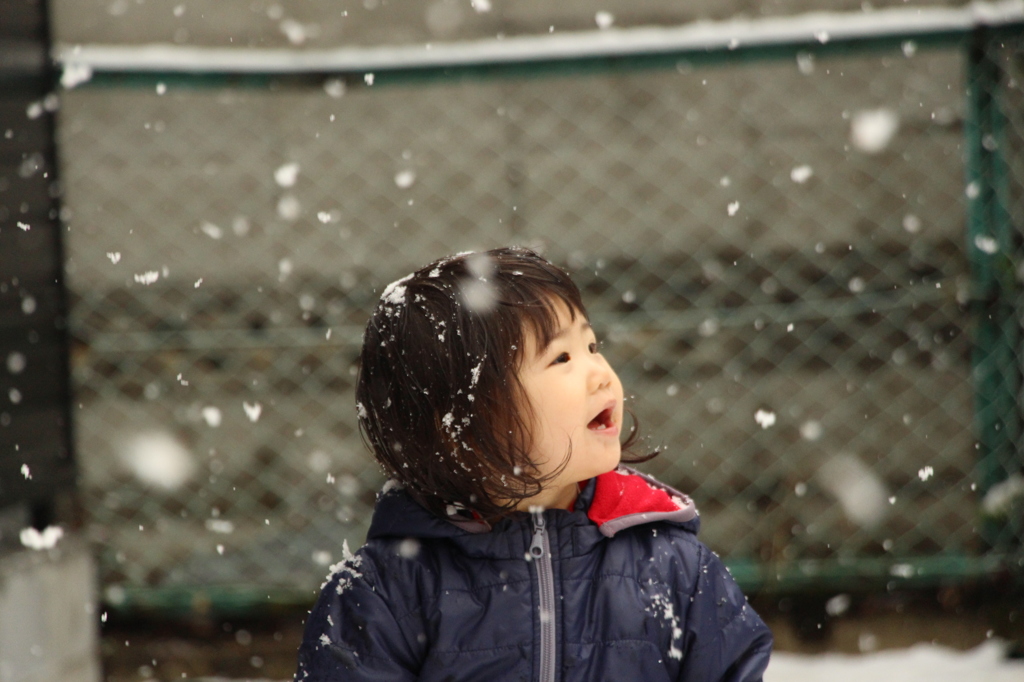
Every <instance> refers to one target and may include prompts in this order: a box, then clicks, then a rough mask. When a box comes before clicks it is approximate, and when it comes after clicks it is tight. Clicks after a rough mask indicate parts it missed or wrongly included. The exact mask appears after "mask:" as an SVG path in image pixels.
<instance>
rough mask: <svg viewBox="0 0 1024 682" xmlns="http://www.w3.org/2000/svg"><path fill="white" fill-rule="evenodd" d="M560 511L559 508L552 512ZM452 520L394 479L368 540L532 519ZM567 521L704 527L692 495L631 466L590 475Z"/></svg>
mask: <svg viewBox="0 0 1024 682" xmlns="http://www.w3.org/2000/svg"><path fill="white" fill-rule="evenodd" d="M551 511H558V510H551ZM450 512H451V513H450V515H449V517H448V518H447V519H443V518H440V517H438V516H435V515H433V514H431V513H430V512H429V511H427V510H426V509H425V508H424V507H423V506H421V505H420V504H418V503H417V502H416V501H414V500H413V499H412V497H410V496H409V495H408V493H406V492H405V491H404V490H403V489H402V488H401V487H400V486H397V485H395V484H394V483H393V482H389V483H388V484H387V485H385V486H384V489H383V490H382V491H381V493H380V495H379V496H378V500H377V506H376V508H375V509H374V512H373V520H372V521H371V523H370V530H369V532H368V533H367V539H370V540H372V539H378V538H389V537H390V538H409V537H413V538H420V539H433V538H459V537H465V536H467V535H480V534H491V531H501V530H503V529H504V528H505V527H506V526H508V525H519V524H521V523H525V522H527V521H526V519H527V518H528V515H527V514H526V513H519V514H513V515H512V516H510V517H509V518H507V519H503V520H501V521H499V522H497V523H496V524H495V525H494V526H493V527H492V526H491V525H490V524H488V523H487V522H485V521H482V520H479V519H474V518H473V517H472V515H471V514H468V513H465V512H459V511H458V510H455V509H450ZM564 516H567V517H568V518H566V519H564V521H566V522H568V523H569V524H572V525H582V524H587V523H593V524H595V525H596V526H597V528H598V530H599V531H600V532H601V534H602V535H604V536H606V537H612V536H614V535H615V534H616V533H618V532H620V531H622V530H624V529H626V528H630V527H632V526H637V525H641V524H644V523H652V522H655V521H667V522H670V523H675V524H678V525H681V526H683V527H684V528H686V529H687V530H689V531H690V532H691V533H694V534H696V533H697V531H698V530H699V528H700V517H699V515H698V513H697V507H696V505H695V504H694V503H693V500H691V499H690V498H689V496H687V495H685V494H683V493H681V492H679V491H678V490H676V489H675V488H673V487H671V486H668V485H665V484H664V483H662V482H661V481H658V480H657V479H655V478H653V477H651V476H648V475H646V474H643V473H640V472H638V471H636V470H634V469H631V468H630V467H626V466H620V467H619V468H618V469H616V470H614V471H609V472H608V473H606V474H601V475H600V476H596V477H595V478H592V479H590V480H589V481H587V482H586V484H585V485H584V486H583V489H582V490H581V491H580V494H579V497H577V498H576V503H575V505H574V507H573V509H572V510H569V511H568V512H565V514H564Z"/></svg>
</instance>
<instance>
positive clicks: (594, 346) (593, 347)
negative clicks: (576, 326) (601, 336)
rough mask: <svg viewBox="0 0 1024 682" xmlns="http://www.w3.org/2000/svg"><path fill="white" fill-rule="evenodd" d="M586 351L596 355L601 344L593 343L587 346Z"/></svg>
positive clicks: (598, 342)
mask: <svg viewBox="0 0 1024 682" xmlns="http://www.w3.org/2000/svg"><path fill="white" fill-rule="evenodd" d="M587 349H588V350H590V352H591V353H597V352H599V351H600V350H601V342H600V341H594V342H593V343H591V344H590V345H589V346H587Z"/></svg>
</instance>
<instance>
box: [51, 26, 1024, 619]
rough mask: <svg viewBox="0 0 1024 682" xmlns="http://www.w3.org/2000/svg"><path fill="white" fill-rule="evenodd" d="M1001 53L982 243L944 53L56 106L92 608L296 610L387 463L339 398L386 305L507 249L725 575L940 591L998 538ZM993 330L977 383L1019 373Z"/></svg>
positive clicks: (99, 89) (126, 96) (1014, 467)
mask: <svg viewBox="0 0 1024 682" xmlns="http://www.w3.org/2000/svg"><path fill="white" fill-rule="evenodd" d="M993 49H994V51H993V53H992V55H991V56H992V58H993V59H992V60H990V62H989V64H990V66H991V67H992V68H991V71H992V72H994V73H996V74H997V76H998V78H999V81H998V82H999V83H1000V84H1001V85H1000V86H999V87H998V88H996V89H995V91H994V92H995V97H996V102H997V103H998V104H999V105H1000V107H1001V110H1002V111H1004V112H1007V114H1006V115H1007V116H1008V117H1009V118H1007V119H1006V120H1005V121H1004V123H1005V125H1002V126H1001V127H1000V129H999V131H998V135H999V139H998V140H996V139H995V138H993V139H991V140H990V139H987V138H986V140H984V141H983V149H987V150H988V153H990V154H995V156H997V157H998V159H997V160H998V161H999V163H1001V164H1003V165H1002V166H1000V168H1002V169H1003V170H1002V171H1001V172H1002V175H1001V176H1000V178H1001V179H999V180H998V182H1001V183H1003V185H1002V187H1003V189H1000V190H998V191H997V192H996V194H997V195H998V196H995V198H994V200H997V201H1003V202H1004V205H1005V206H1006V207H1008V208H1007V210H1009V211H1010V213H1009V214H1008V215H1007V217H1006V220H1005V221H1004V222H1005V224H1004V225H1003V227H1002V228H1001V229H1003V230H1004V232H1003V233H999V234H996V233H992V232H990V231H986V230H991V229H993V228H992V225H991V224H990V222H986V221H984V220H983V221H982V223H979V225H980V227H978V226H975V227H971V228H970V230H971V232H970V233H969V225H968V223H969V220H974V219H975V218H973V217H972V216H975V215H976V214H977V211H976V210H975V209H974V207H973V206H972V202H975V201H976V200H977V199H978V195H979V185H978V182H984V183H985V184H984V187H985V188H987V187H989V186H990V185H993V183H994V182H995V181H994V180H992V179H991V178H989V179H985V178H978V177H976V172H975V171H976V169H975V168H973V166H974V165H975V162H974V161H972V159H974V156H973V153H974V152H973V150H971V149H970V148H969V147H970V145H971V139H972V138H971V135H970V134H967V133H970V131H971V130H973V128H972V126H974V125H976V120H975V119H976V118H977V116H978V113H977V111H975V108H976V107H975V104H976V103H975V101H974V100H972V99H971V98H970V97H968V96H965V91H967V90H968V89H969V88H970V87H972V86H973V85H975V84H976V83H974V81H975V71H976V68H975V67H974V66H971V64H972V63H973V62H970V61H969V60H968V59H967V58H966V56H965V53H964V51H963V50H962V49H959V48H958V47H955V46H954V47H946V48H938V49H924V48H923V47H922V46H919V45H917V44H915V43H914V42H913V41H909V40H908V41H905V42H903V43H902V45H901V46H899V47H898V48H896V49H889V48H885V49H883V48H878V49H875V50H869V51H861V52H855V53H846V54H836V53H834V54H825V53H822V54H815V53H812V52H799V53H793V54H789V55H787V56H786V58H784V59H761V60H756V59H750V58H749V57H757V55H756V54H753V53H745V52H744V51H743V50H739V51H737V52H736V55H737V56H738V57H746V58H742V59H735V60H726V61H725V62H723V63H717V64H703V63H699V62H690V61H687V60H685V59H682V60H679V61H678V63H677V64H676V68H675V69H672V70H658V71H644V70H636V71H628V70H627V71H623V70H616V71H605V72H600V71H599V72H595V73H587V74H576V75H573V76H565V75H552V76H550V77H542V78H537V77H518V78H517V77H506V78H492V79H482V80H452V79H447V80H446V79H444V78H443V77H442V78H436V79H433V80H429V79H428V80H426V81H420V82H415V83H404V84H396V85H390V86H387V85H382V84H380V83H378V84H376V85H374V84H372V81H373V79H372V78H371V77H367V78H365V79H363V78H362V75H361V74H360V77H359V78H351V79H348V80H345V79H328V80H327V81H326V82H323V83H320V82H317V83H316V84H314V85H310V84H309V83H308V82H295V81H288V80H284V81H280V82H276V83H271V84H268V85H267V86H266V87H237V86H231V85H230V84H223V85H214V86H212V87H211V86H210V84H209V82H203V83H197V82H194V81H189V80H188V79H187V78H179V79H176V80H170V79H164V80H159V79H157V78H153V79H151V80H145V79H141V80H135V81H129V82H124V83H122V84H121V85H118V86H116V87H111V86H110V85H109V84H108V85H103V84H101V83H94V84H93V85H91V86H89V87H84V88H80V89H76V90H71V91H67V92H65V93H64V94H63V97H62V99H63V103H62V110H61V122H60V129H59V136H60V143H61V149H62V157H63V179H64V183H65V185H66V207H67V209H68V220H69V225H70V229H69V233H68V240H67V250H68V253H67V280H68V286H69V287H70V290H71V296H72V308H71V311H72V319H71V330H72V334H73V340H74V346H73V349H72V366H73V381H74V386H75V389H76V398H75V403H76V404H75V414H76V416H77V426H76V429H77V438H78V459H79V462H80V469H81V478H82V486H83V492H84V496H85V503H86V508H87V510H88V514H89V517H90V522H89V527H90V529H91V533H92V537H93V539H94V541H95V542H96V544H97V546H98V547H99V548H100V550H101V562H102V570H103V580H104V584H105V585H106V586H107V598H108V601H111V602H112V603H114V604H117V603H118V602H119V601H121V600H123V599H124V598H125V595H126V594H129V595H130V594H141V593H142V592H144V591H145V590H150V591H152V590H154V589H157V588H159V589H169V588H178V587H181V588H188V589H192V588H210V589H213V588H216V587H217V586H235V587H237V586H239V585H241V586H246V587H249V588H253V590H255V591H257V592H259V594H260V595H264V594H268V593H269V591H270V590H272V589H276V590H279V591H281V590H284V591H288V590H293V591H294V593H295V594H300V593H301V594H302V595H308V594H310V593H309V590H311V589H312V588H313V587H315V586H316V585H317V584H318V582H317V581H318V579H319V578H320V577H322V574H323V573H324V572H325V570H326V567H327V565H328V564H330V563H331V562H332V561H335V560H337V558H338V556H339V555H340V552H341V549H340V548H341V545H342V540H344V539H347V540H348V542H349V544H350V545H353V546H356V545H358V544H359V543H360V542H361V541H362V539H363V537H364V533H365V529H366V526H367V524H368V522H369V515H370V512H371V509H372V505H373V502H374V495H375V491H376V490H377V489H378V487H379V485H380V484H381V483H382V480H381V478H380V473H379V472H378V470H377V469H376V467H375V465H374V464H373V463H372V460H371V458H370V456H369V454H368V453H367V452H366V451H365V450H364V448H363V446H362V444H361V442H360V439H359V436H358V431H357V430H356V426H355V413H354V406H353V400H354V399H353V390H354V386H353V384H354V377H355V373H356V364H355V363H356V359H357V357H358V351H359V339H360V334H361V331H362V327H363V325H364V323H365V320H366V317H367V315H368V314H369V311H370V310H371V308H372V306H373V305H374V303H375V301H376V297H377V295H378V294H379V292H380V291H381V290H382V288H383V287H384V286H385V285H386V284H387V283H388V282H390V281H391V280H393V279H395V278H397V277H399V276H401V275H403V274H405V273H407V272H408V271H410V270H412V269H413V268H415V267H417V266H420V265H422V264H424V263H426V262H428V261H429V260H431V259H434V258H437V257H440V256H442V255H445V254H448V253H451V252H455V251H462V250H467V249H476V248H489V247H493V246H496V245H502V244H508V243H520V244H527V245H531V246H534V247H537V248H540V249H542V250H543V252H544V253H545V254H546V255H547V256H548V257H549V258H551V259H552V260H554V261H556V262H559V263H561V264H563V265H565V266H567V267H568V268H569V269H570V270H571V271H572V272H573V273H574V276H575V278H576V281H577V283H578V284H580V286H581V288H582V289H583V291H584V295H585V299H586V300H587V302H588V304H589V306H590V311H591V314H592V317H593V318H594V322H595V326H596V327H597V329H598V331H599V333H600V334H601V335H602V336H603V337H605V338H606V340H607V341H608V343H607V350H606V355H607V356H608V357H609V359H610V361H611V363H612V365H613V366H614V367H616V368H617V369H618V371H619V373H620V375H621V377H622V379H623V382H624V384H625V385H626V387H627V394H628V395H629V400H630V402H631V406H632V408H633V409H634V410H635V411H636V413H637V414H638V415H639V417H640V420H641V427H642V430H643V432H644V433H645V434H648V435H649V436H650V440H649V441H648V443H649V445H650V446H651V447H654V446H655V445H665V446H666V447H667V450H666V452H664V453H663V454H662V455H660V456H659V457H658V458H656V459H655V460H653V461H652V462H650V463H649V464H647V465H645V468H646V469H647V470H649V471H650V472H652V473H654V474H655V475H656V476H658V477H660V478H662V479H663V480H665V481H667V482H669V483H671V484H673V485H676V486H678V487H680V488H681V489H683V490H686V491H688V492H690V493H692V495H693V496H694V498H695V499H696V500H697V502H698V506H699V507H700V509H701V511H702V515H703V524H704V531H703V533H702V537H703V539H704V541H705V542H707V543H708V544H709V545H710V546H711V547H712V548H713V549H715V550H716V551H718V552H719V553H720V554H722V555H723V556H724V557H725V558H726V560H727V561H728V562H729V563H730V565H732V566H733V567H734V571H735V572H736V573H737V575H738V577H739V578H740V579H741V582H745V583H746V584H747V585H753V586H756V585H762V586H767V585H772V584H782V583H785V582H786V581H787V580H796V581H797V582H796V583H792V584H797V583H799V584H805V583H806V581H808V580H811V581H813V580H817V581H819V582H821V581H824V582H825V583H828V581H832V582H833V583H836V582H837V581H838V580H839V579H840V578H841V576H843V575H848V574H858V575H870V576H872V577H873V578H875V579H878V578H881V579H888V580H911V579H915V578H917V579H927V580H937V579H943V578H946V577H949V576H951V575H952V576H954V577H955V576H956V575H963V571H966V570H968V569H967V568H962V567H963V566H968V565H971V561H974V560H976V559H982V560H984V559H985V558H987V557H992V556H995V554H996V551H995V550H994V549H993V548H994V547H1002V548H1003V550H1005V551H1010V552H1016V551H1018V550H1019V548H1020V532H1019V531H1020V528H1019V517H1020V509H1021V506H1020V504H1019V502H1017V503H1014V499H1015V498H1014V494H1015V493H1019V492H1020V490H1019V488H1020V487H1021V486H1020V463H1021V457H1020V449H1019V448H1020V444H1019V442H1009V444H1007V441H1006V438H1007V436H1008V434H1009V431H1008V430H1007V429H1010V428H1017V429H1018V431H1016V432H1015V433H1020V432H1019V420H1020V419H1019V418H1020V410H1019V404H1020V402H1019V394H1018V393H1011V395H1010V396H1009V400H1010V410H1011V412H1013V413H1014V414H1016V417H1007V416H1006V414H1001V415H1000V417H999V419H1001V420H1002V421H999V423H998V425H997V426H998V428H996V426H992V425H991V424H990V425H989V426H986V425H985V424H980V426H979V420H981V421H984V420H983V419H982V417H984V415H985V414H988V412H985V411H984V410H980V411H979V409H980V408H977V407H976V406H977V405H979V404H980V403H979V402H977V401H978V400H981V399H983V398H979V395H980V393H979V392H983V391H982V389H983V386H982V384H983V382H981V381H980V380H979V376H978V371H977V369H976V368H977V367H978V366H979V362H980V361H979V358H978V355H977V353H978V349H979V348H980V347H982V346H983V344H979V343H978V342H976V340H977V339H978V338H979V337H978V335H979V334H983V333H985V332H983V331H980V330H983V329H984V328H985V319H986V318H985V315H986V313H985V310H986V309H985V308H984V307H983V306H980V305H979V301H980V300H982V298H983V297H979V289H978V282H979V277H981V278H982V279H983V277H984V276H983V275H979V274H978V273H979V272H988V270H987V269H986V268H989V267H990V262H989V261H991V258H989V260H985V259H986V258H988V257H990V256H992V255H993V254H997V253H998V254H1000V257H1002V258H1003V260H1004V261H1005V263H1004V265H1005V267H1003V270H1005V271H1006V273H1004V274H1005V276H1003V277H1002V279H1001V280H1000V281H1002V282H1003V284H1004V285H1005V286H1004V288H1003V289H1001V290H1000V292H999V293H997V294H993V296H995V298H997V299H999V300H1000V301H1001V304H1002V305H1004V312H1005V313H1006V315H1008V317H1007V318H1006V319H1005V320H1004V322H1006V323H1007V324H1009V326H1010V327H1012V328H1013V329H1014V330H1016V329H1018V328H1019V324H1020V319H1021V318H1020V316H1021V311H1022V310H1024V306H1022V305H1021V301H1020V299H1019V294H1016V295H1017V296H1018V298H1009V299H1008V298H1007V296H1009V295H1011V294H1012V292H1014V291H1017V292H1019V289H1020V287H1019V282H1020V280H1021V279H1022V278H1024V273H1022V270H1021V263H1022V261H1021V259H1020V258H1019V254H1020V235H1021V229H1022V226H1024V216H1022V214H1021V210H1022V208H1021V207H1022V206H1024V203H1022V202H1021V197H1020V187H1021V183H1022V181H1024V163H1022V150H1024V144H1022V139H1021V135H1022V133H1024V119H1022V118H1021V112H1022V111H1024V107H1022V106H1020V101H1021V99H1022V97H1021V52H1020V50H1019V46H1017V47H1014V46H1007V47H998V46H997V47H996V48H993ZM972 69H973V70H972ZM158 81H159V82H158ZM1014 103H1016V104H1014ZM965 126H966V128H967V130H966V131H965ZM972 134H973V133H972ZM986 134H988V133H986ZM979 139H980V138H979ZM990 147H991V149H990ZM996 184H998V183H996ZM993 186H994V185H993ZM986 192H987V189H986ZM986 196H987V195H986ZM983 198H984V197H983ZM990 198H992V197H990ZM971 224H972V225H973V223H971ZM1000 262H1003V261H1000ZM972 264H973V269H972ZM1007 268H1008V270H1007ZM972 273H974V274H972ZM989 299H991V297H989ZM989 299H986V300H989ZM1013 338H1014V339H1017V340H1016V341H1014V343H1015V344H1016V345H1012V346H1011V347H1009V348H1003V349H1002V350H1000V351H999V353H1001V355H1000V356H999V357H1000V358H1001V359H1000V360H999V363H1000V364H999V365H998V366H997V367H996V368H993V370H992V371H994V372H996V373H997V374H1001V375H1003V376H1006V377H1016V379H1015V381H1016V383H1015V384H1014V383H1013V382H1012V381H1010V383H1007V384H1006V385H1004V386H1002V387H1001V388H996V389H995V390H996V392H997V393H998V392H1000V391H1002V393H1003V394H1005V392H1006V390H1010V391H1017V392H1019V390H1020V381H1019V376H1020V366H1021V364H1020V362H1021V356H1020V345H1019V338H1020V336H1019V333H1016V335H1015V336H1013ZM996 345H998V343H997V344H996ZM1005 399H1006V396H1005V395H1003V397H1002V398H1000V400H1003V403H1000V404H1003V405H1004V407H1005ZM986 409H987V408H986ZM1004 412H1005V410H1004ZM1015 420H1016V421H1015ZM1013 424H1016V426H1015V427H1014V426H1013ZM979 428H980V429H982V430H983V431H984V429H986V428H987V429H989V430H990V431H991V433H989V436H985V437H982V436H979V435H978V434H979V430H978V429H979ZM992 429H995V431H993V430H992ZM986 433H988V432H986ZM986 438H989V440H986ZM993 443H995V444H996V445H995V446H993ZM1000 443H1001V445H1000ZM992 447H996V449H999V448H1001V450H999V452H1000V453H1002V454H1001V455H1000V456H1001V457H1002V459H1001V460H999V461H998V462H997V463H996V464H995V465H991V466H995V467H996V468H995V469H991V468H989V469H985V466H990V465H985V466H983V465H982V463H983V462H990V461H991V460H990V458H989V459H986V457H987V455H988V452H987V451H985V449H986V448H988V449H991V448H992ZM986 471H987V472H988V473H985V472H986ZM1007 481H1009V483H1007ZM1014 481H1016V483H1014ZM993 486H995V487H993ZM1000 486H1002V487H1000ZM1014 486H1017V487H1016V488H1015V487H1014ZM993 490H995V491H997V492H999V494H1001V495H1002V494H1003V493H1006V494H1005V495H1003V497H999V498H998V499H994V498H993V495H992V494H991V493H992V491H993ZM986 492H988V493H990V494H989V495H988V496H986ZM997 497H998V496H997ZM999 502H1001V503H1002V505H1003V506H999V504H996V503H999ZM1007 518H1010V519H1011V522H1010V523H1007ZM1012 519H1017V520H1018V521H1012ZM986 527H990V528H995V529H996V530H995V533H996V535H994V536H991V537H989V536H986V534H985V531H984V529H985V528H986ZM1006 528H1010V529H1011V531H1010V532H1009V535H1006V534H1005V533H1004V536H1003V540H999V539H998V536H999V533H1003V532H1004V530H1005V529H1006ZM993 538H995V539H993ZM1000 542H1002V543H1003V544H1002V545H1000V544H999V543H1000ZM947 559H948V562H947V563H941V562H942V561H945V560H947ZM928 561H932V562H933V563H932V564H928V563H927V562H928ZM935 561H938V562H939V563H937V564H936V563H934V562H935ZM949 562H952V563H949ZM957 562H960V563H957ZM964 562H966V563H964ZM956 566H961V568H956ZM943 567H944V568H943ZM844 572H845V573H844ZM851 572H852V573H851ZM801 576H802V578H801ZM800 580H803V581H804V582H803V583H800V582H799V581H800ZM775 581H781V583H776V582H775ZM133 590H134V592H133ZM302 598H303V599H307V598H308V597H302Z"/></svg>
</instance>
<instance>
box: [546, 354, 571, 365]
mask: <svg viewBox="0 0 1024 682" xmlns="http://www.w3.org/2000/svg"><path fill="white" fill-rule="evenodd" d="M569 360H571V358H570V357H569V354H568V353H559V354H558V357H557V358H555V360H554V362H552V363H551V364H552V365H559V364H562V363H565V362H569Z"/></svg>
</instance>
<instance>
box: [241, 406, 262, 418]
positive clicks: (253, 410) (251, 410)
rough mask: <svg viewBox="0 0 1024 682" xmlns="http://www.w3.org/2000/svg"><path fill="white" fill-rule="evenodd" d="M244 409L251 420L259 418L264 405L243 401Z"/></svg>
mask: <svg viewBox="0 0 1024 682" xmlns="http://www.w3.org/2000/svg"><path fill="white" fill-rule="evenodd" d="M242 409H243V410H245V416H246V417H248V418H249V421H251V422H255V421H257V420H259V418H260V414H261V413H262V412H263V406H262V405H260V404H259V403H252V404H251V405H250V404H249V403H247V402H245V401H242Z"/></svg>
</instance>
